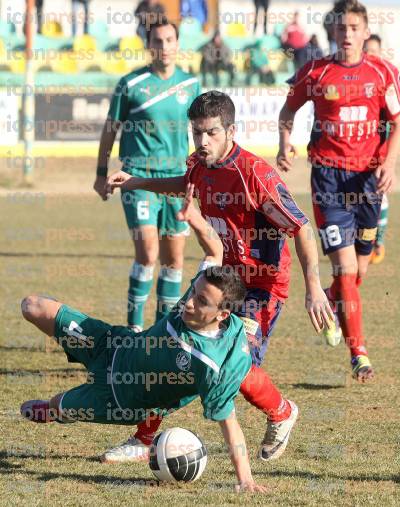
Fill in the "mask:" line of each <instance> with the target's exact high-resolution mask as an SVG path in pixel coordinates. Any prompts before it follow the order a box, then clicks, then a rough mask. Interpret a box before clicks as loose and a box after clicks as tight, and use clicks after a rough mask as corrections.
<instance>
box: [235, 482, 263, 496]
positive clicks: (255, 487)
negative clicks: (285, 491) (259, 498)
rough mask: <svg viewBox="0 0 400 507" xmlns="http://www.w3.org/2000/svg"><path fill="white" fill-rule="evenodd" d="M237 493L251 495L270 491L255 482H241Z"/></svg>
mask: <svg viewBox="0 0 400 507" xmlns="http://www.w3.org/2000/svg"><path fill="white" fill-rule="evenodd" d="M235 491H236V493H244V492H246V491H248V492H250V493H268V489H267V488H266V487H265V486H261V484H257V483H256V482H254V481H246V482H241V483H240V484H236V486H235Z"/></svg>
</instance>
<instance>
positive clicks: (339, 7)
mask: <svg viewBox="0 0 400 507" xmlns="http://www.w3.org/2000/svg"><path fill="white" fill-rule="evenodd" d="M333 12H334V14H335V20H336V21H338V20H339V21H340V20H341V18H342V17H343V16H344V15H345V14H350V13H351V14H358V15H359V16H361V17H362V18H363V20H364V21H365V24H366V25H368V13H367V8H366V7H365V5H363V4H362V3H360V2H359V1H358V0H338V1H337V2H335V5H334V6H333Z"/></svg>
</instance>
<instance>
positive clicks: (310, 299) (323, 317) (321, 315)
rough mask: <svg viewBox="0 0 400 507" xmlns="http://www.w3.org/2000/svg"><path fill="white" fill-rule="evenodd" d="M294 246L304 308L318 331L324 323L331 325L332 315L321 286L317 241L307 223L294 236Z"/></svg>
mask: <svg viewBox="0 0 400 507" xmlns="http://www.w3.org/2000/svg"><path fill="white" fill-rule="evenodd" d="M295 246H296V253H297V257H298V259H299V261H300V264H301V267H302V270H303V276H304V282H305V286H306V298H305V299H306V301H305V303H306V309H307V311H308V314H309V316H310V320H311V322H312V325H313V326H314V328H315V330H316V331H317V333H319V332H320V331H322V329H323V327H324V325H325V326H327V327H330V326H331V325H332V322H334V315H333V312H332V309H331V307H330V304H329V301H328V298H327V297H326V294H325V292H324V291H323V289H322V287H321V282H320V279H319V267H318V250H317V243H316V241H315V236H314V232H313V230H312V227H311V225H310V224H309V223H307V224H305V225H303V227H302V228H301V229H300V230H299V232H298V233H297V235H296V236H295Z"/></svg>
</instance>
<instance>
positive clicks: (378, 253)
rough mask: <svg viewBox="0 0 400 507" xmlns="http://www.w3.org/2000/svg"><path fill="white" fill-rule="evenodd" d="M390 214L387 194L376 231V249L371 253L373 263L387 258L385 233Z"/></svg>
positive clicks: (378, 262)
mask: <svg viewBox="0 0 400 507" xmlns="http://www.w3.org/2000/svg"><path fill="white" fill-rule="evenodd" d="M388 214H389V199H388V197H387V195H386V194H384V195H383V197H382V205H381V211H380V214H379V220H378V231H377V233H376V240H375V244H374V249H373V252H372V255H371V259H370V262H371V264H380V263H381V262H382V261H383V259H384V258H385V234H386V229H387V224H388Z"/></svg>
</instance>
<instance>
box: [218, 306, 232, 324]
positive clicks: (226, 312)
mask: <svg viewBox="0 0 400 507" xmlns="http://www.w3.org/2000/svg"><path fill="white" fill-rule="evenodd" d="M230 314H231V311H230V310H227V309H226V308H224V309H223V310H220V311H219V314H218V315H217V320H218V322H222V321H223V320H225V319H227V318H228V317H229V315H230Z"/></svg>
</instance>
